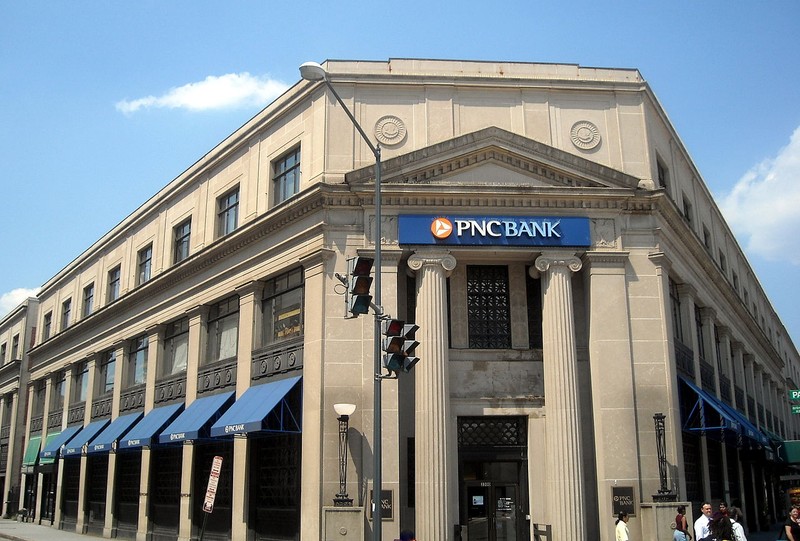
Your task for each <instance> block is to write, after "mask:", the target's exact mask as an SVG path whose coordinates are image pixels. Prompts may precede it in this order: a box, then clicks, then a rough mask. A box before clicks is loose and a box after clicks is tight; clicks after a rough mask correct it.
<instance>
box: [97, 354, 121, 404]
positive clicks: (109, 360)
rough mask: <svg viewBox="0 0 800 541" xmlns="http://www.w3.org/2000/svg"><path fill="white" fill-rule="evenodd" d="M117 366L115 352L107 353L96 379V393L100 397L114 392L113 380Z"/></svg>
mask: <svg viewBox="0 0 800 541" xmlns="http://www.w3.org/2000/svg"><path fill="white" fill-rule="evenodd" d="M116 366H117V350H115V349H112V350H110V351H107V352H106V354H105V356H104V357H103V361H102V363H100V374H99V376H100V377H99V378H98V385H97V391H98V395H100V396H102V395H104V394H108V393H111V392H113V391H114V378H115V371H116Z"/></svg>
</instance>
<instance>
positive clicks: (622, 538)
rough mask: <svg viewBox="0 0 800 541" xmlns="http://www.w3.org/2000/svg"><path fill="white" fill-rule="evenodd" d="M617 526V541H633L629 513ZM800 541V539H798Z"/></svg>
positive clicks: (625, 514)
mask: <svg viewBox="0 0 800 541" xmlns="http://www.w3.org/2000/svg"><path fill="white" fill-rule="evenodd" d="M616 525H617V528H616V534H617V539H616V541H631V534H630V532H629V531H628V513H626V512H625V511H620V513H619V515H617V522H616ZM798 541H800V539H798Z"/></svg>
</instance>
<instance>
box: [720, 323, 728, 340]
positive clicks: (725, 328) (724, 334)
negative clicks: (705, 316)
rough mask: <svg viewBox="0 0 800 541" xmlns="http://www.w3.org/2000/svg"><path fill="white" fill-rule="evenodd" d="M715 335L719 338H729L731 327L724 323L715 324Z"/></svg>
mask: <svg viewBox="0 0 800 541" xmlns="http://www.w3.org/2000/svg"><path fill="white" fill-rule="evenodd" d="M717 336H719V339H720V340H726V339H727V340H730V339H731V329H730V327H728V326H726V325H717Z"/></svg>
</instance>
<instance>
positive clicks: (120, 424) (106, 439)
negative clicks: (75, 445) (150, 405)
mask: <svg viewBox="0 0 800 541" xmlns="http://www.w3.org/2000/svg"><path fill="white" fill-rule="evenodd" d="M141 418H142V413H141V412H139V413H129V414H128V415H123V416H121V417H117V418H116V419H114V420H113V421H112V422H111V424H110V425H108V426H107V427H106V428H105V430H103V431H102V432H101V433H100V434H98V435H97V437H96V438H95V439H93V440H92V443H90V444H89V447H87V448H86V452H87V453H90V454H91V453H107V452H109V451H111V448H112V447H113V446H114V442H116V441H117V440H118V439H119V438H121V437H122V436H124V435H125V434H126V433H127V432H128V430H130V429H131V427H132V426H133V424H134V423H135V422H136V421H138V420H139V419H141Z"/></svg>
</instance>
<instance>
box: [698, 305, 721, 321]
mask: <svg viewBox="0 0 800 541" xmlns="http://www.w3.org/2000/svg"><path fill="white" fill-rule="evenodd" d="M700 317H702V318H703V319H704V320H706V319H708V320H711V323H714V322H715V320H716V319H717V311H716V310H714V309H713V308H711V307H709V306H704V307H702V308H701V309H700Z"/></svg>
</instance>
